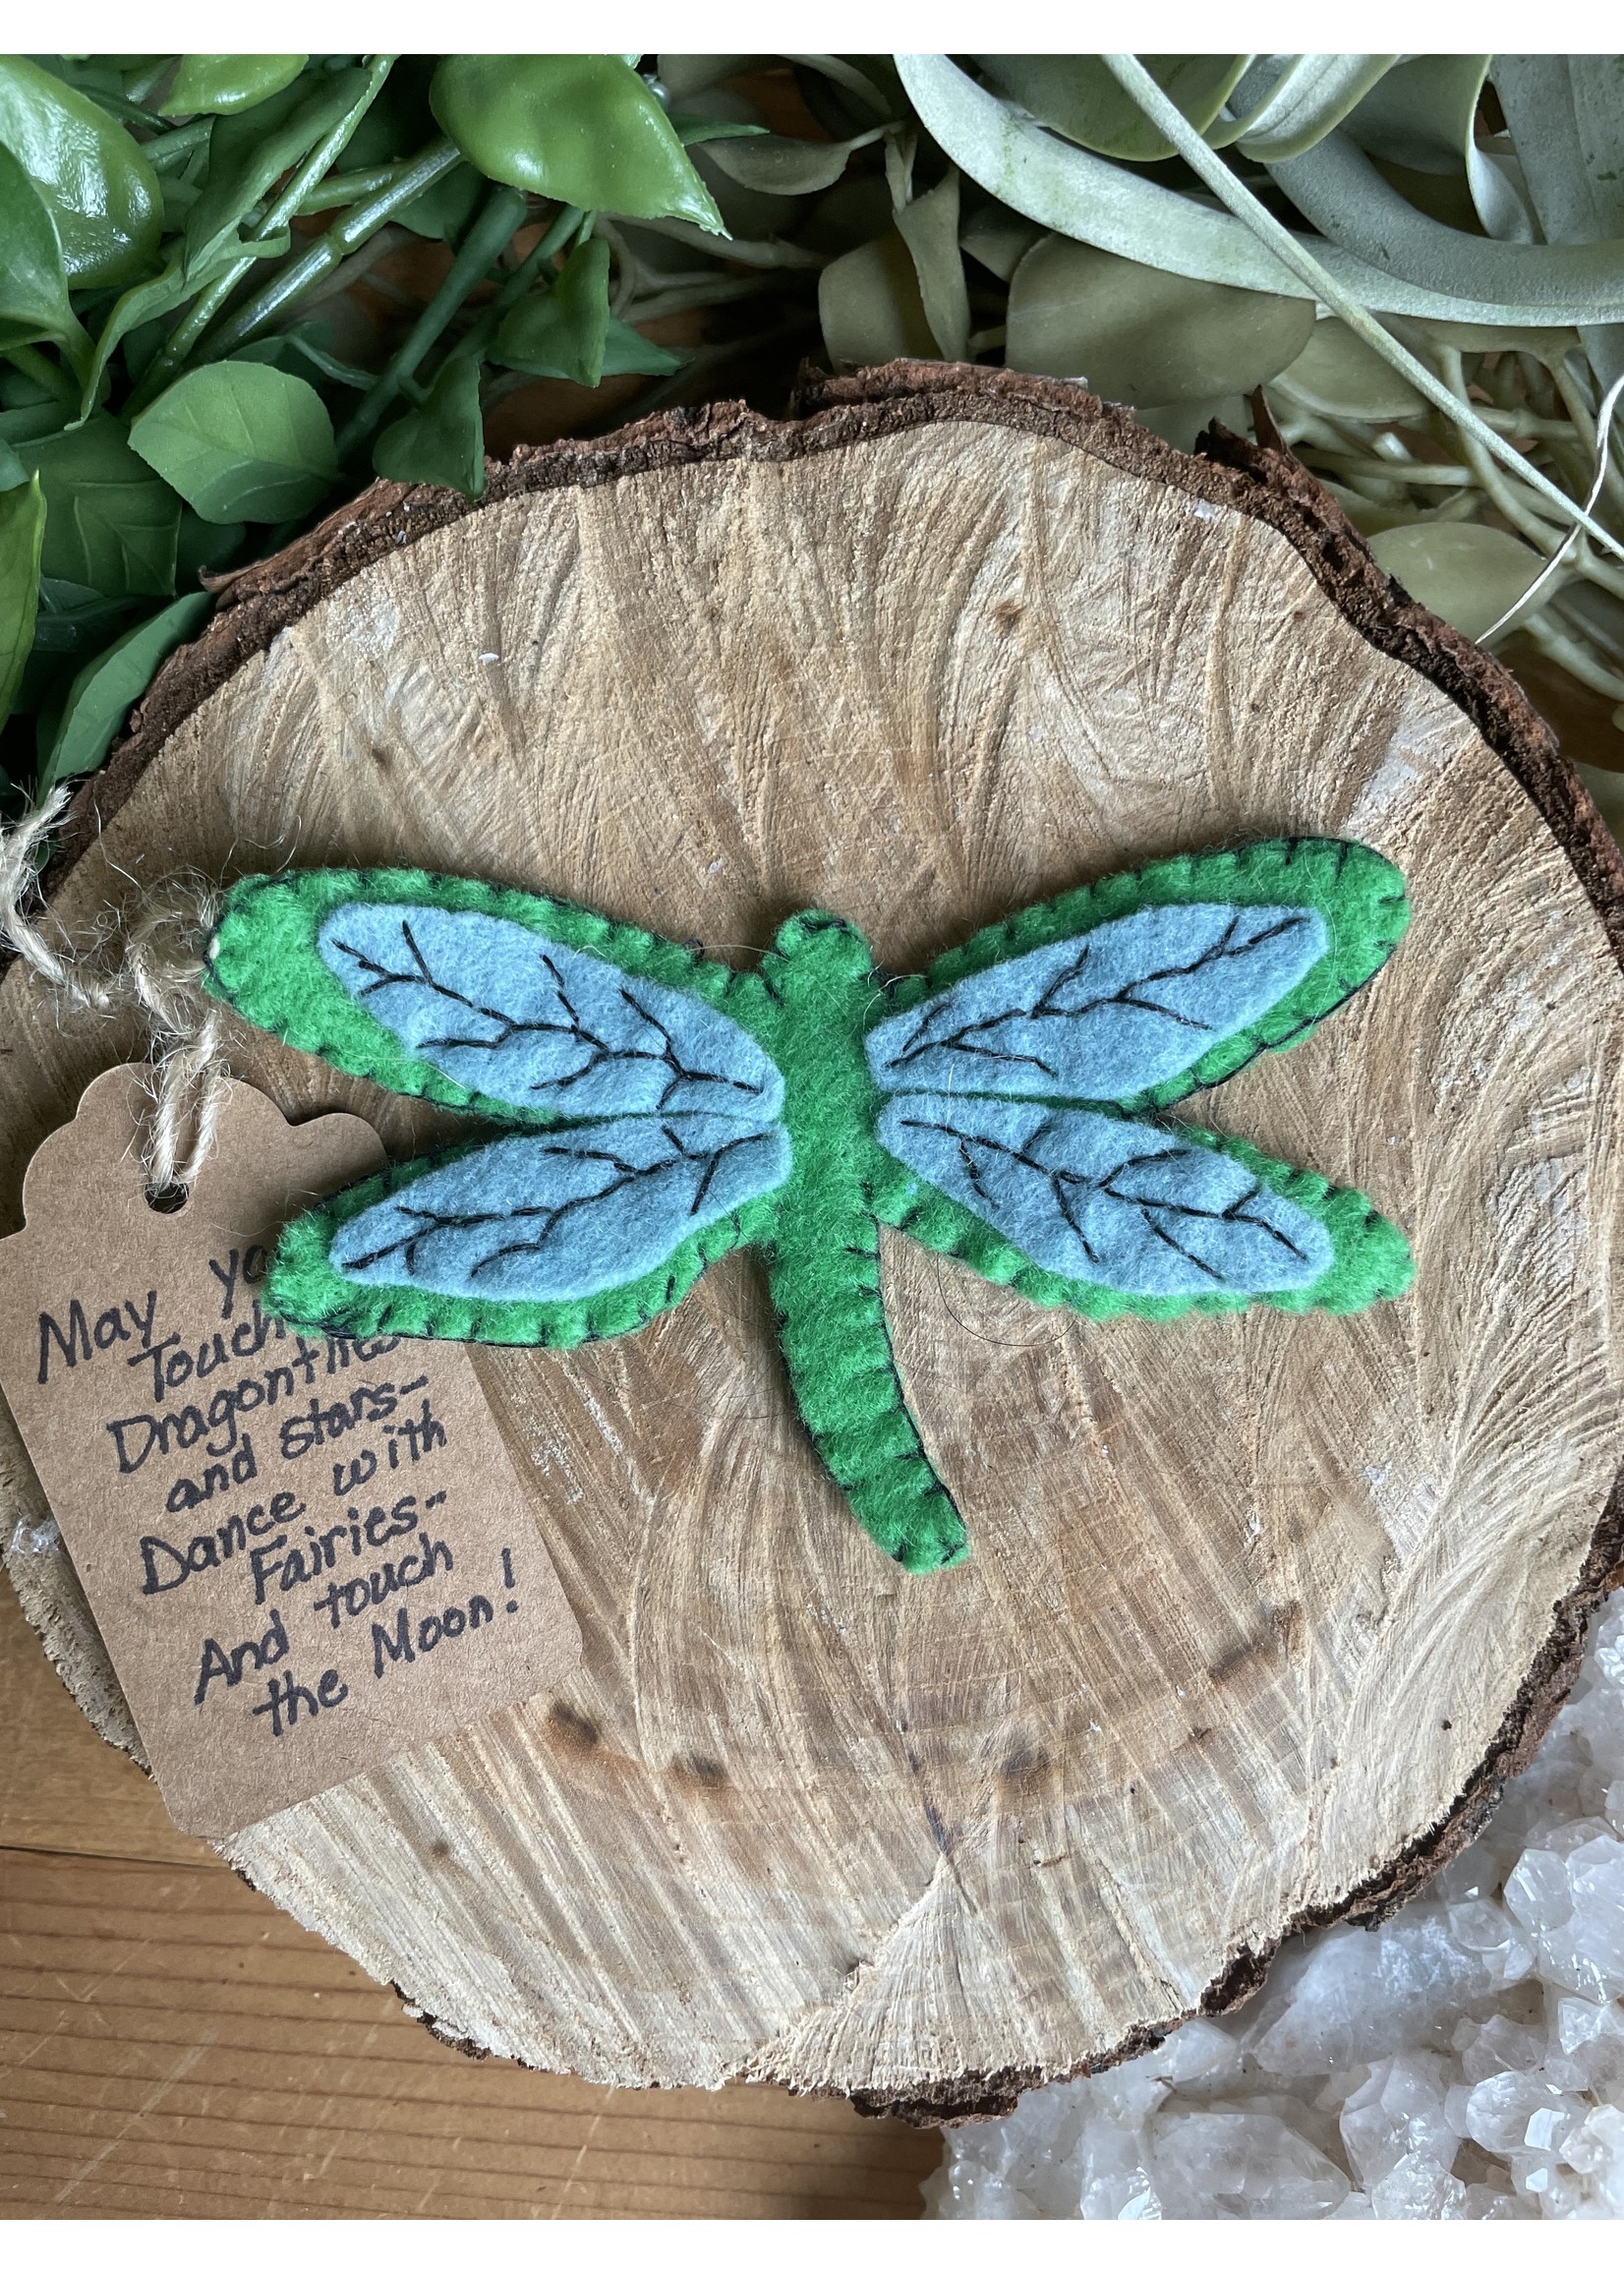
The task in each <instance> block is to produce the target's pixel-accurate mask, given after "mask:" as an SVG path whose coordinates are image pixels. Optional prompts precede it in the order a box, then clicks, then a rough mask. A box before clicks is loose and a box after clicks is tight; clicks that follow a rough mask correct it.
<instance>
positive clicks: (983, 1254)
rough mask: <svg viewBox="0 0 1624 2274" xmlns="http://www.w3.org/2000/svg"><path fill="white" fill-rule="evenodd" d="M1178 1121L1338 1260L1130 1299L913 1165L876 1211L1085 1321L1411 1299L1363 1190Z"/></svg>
mask: <svg viewBox="0 0 1624 2274" xmlns="http://www.w3.org/2000/svg"><path fill="white" fill-rule="evenodd" d="M1170 1126H1171V1127H1173V1128H1175V1129H1177V1131H1178V1133H1179V1136H1180V1137H1184V1138H1187V1139H1188V1140H1189V1142H1190V1143H1191V1144H1200V1145H1208V1146H1210V1147H1211V1148H1212V1150H1213V1151H1214V1152H1221V1153H1227V1154H1228V1155H1229V1157H1230V1158H1231V1159H1232V1160H1236V1161H1239V1162H1240V1163H1241V1164H1242V1165H1243V1167H1245V1168H1247V1169H1249V1170H1250V1171H1251V1173H1252V1175H1253V1176H1255V1177H1258V1178H1260V1179H1261V1181H1262V1182H1263V1183H1264V1184H1265V1185H1267V1186H1268V1187H1269V1188H1270V1189H1271V1190H1272V1191H1274V1192H1276V1193H1279V1194H1281V1195H1283V1196H1284V1197H1285V1198H1286V1199H1288V1200H1295V1201H1296V1203H1297V1205H1298V1206H1299V1207H1300V1208H1302V1209H1304V1210H1305V1211H1306V1213H1307V1214H1308V1215H1310V1216H1312V1217H1313V1219H1314V1221H1315V1222H1316V1223H1318V1224H1322V1225H1323V1226H1324V1227H1325V1230H1326V1231H1327V1232H1328V1233H1329V1234H1330V1238H1331V1252H1332V1253H1331V1261H1330V1263H1329V1264H1328V1265H1327V1267H1326V1268H1325V1270H1323V1271H1322V1272H1321V1273H1320V1275H1319V1277H1318V1278H1317V1279H1315V1280H1314V1281H1313V1282H1312V1283H1311V1285H1309V1286H1307V1287H1300V1288H1296V1289H1294V1290H1292V1291H1291V1292H1289V1293H1282V1294H1275V1295H1245V1294H1219V1293H1214V1294H1211V1295H1124V1294H1121V1293H1120V1292H1119V1291H1118V1290H1117V1289H1116V1288H1114V1287H1103V1286H1100V1285H1099V1284H1098V1283H1097V1282H1095V1281H1093V1280H1088V1279H1064V1278H1062V1277H1061V1276H1060V1274H1059V1273H1058V1272H1055V1271H1046V1270H1044V1269H1043V1267H1042V1265H1041V1264H1037V1263H1034V1262H1033V1261H1032V1260H1031V1258H1030V1257H1029V1256H1028V1255H1026V1254H1023V1253H1022V1252H1021V1250H1020V1249H1018V1248H1016V1247H1015V1246H1014V1244H1013V1243H1012V1242H1010V1241H1008V1240H1006V1239H1005V1238H1004V1236H1003V1234H1002V1233H1000V1232H995V1231H994V1230H993V1228H992V1226H991V1225H990V1224H986V1223H983V1222H982V1220H981V1218H980V1217H979V1216H976V1215H973V1214H972V1213H971V1212H970V1210H969V1209H968V1208H964V1207H961V1206H960V1205H959V1204H958V1202H957V1200H952V1199H949V1197H948V1196H947V1195H946V1194H945V1193H939V1192H938V1191H937V1190H936V1188H935V1186H934V1185H928V1184H926V1183H925V1182H924V1180H923V1179H922V1178H919V1177H914V1176H912V1175H910V1174H908V1173H907V1172H905V1171H903V1172H901V1173H900V1174H899V1175H897V1176H889V1177H888V1178H887V1179H886V1181H885V1185H884V1188H883V1189H881V1190H877V1191H876V1193H875V1195H874V1199H875V1213H876V1214H877V1215H878V1216H879V1217H880V1219H881V1221H882V1222H883V1223H887V1224H890V1225H893V1226H894V1227H895V1228H896V1229H897V1230H898V1231H899V1232H905V1233H906V1234H907V1236H908V1238H909V1239H910V1240H917V1241H918V1242H919V1244H920V1246H921V1247H923V1248H929V1249H931V1250H933V1251H934V1252H935V1253H936V1254H939V1255H952V1256H955V1257H957V1260H958V1261H959V1262H961V1263H966V1264H968V1265H969V1267H970V1269H971V1270H972V1271H975V1272H977V1273H979V1275H980V1276H981V1277H982V1278H983V1279H990V1280H992V1281H993V1282H994V1283H995V1285H997V1286H1000V1287H1013V1288H1014V1289H1015V1292H1016V1293H1017V1294H1019V1295H1024V1296H1025V1297H1026V1299H1027V1301H1028V1302H1030V1303H1038V1304H1042V1305H1043V1306H1045V1308H1047V1309H1050V1310H1054V1309H1058V1308H1064V1309H1066V1310H1069V1311H1075V1312H1080V1313H1081V1315H1082V1316H1083V1317H1085V1318H1094V1319H1107V1318H1123V1317H1131V1318H1154V1319H1169V1318H1182V1317H1184V1316H1186V1315H1187V1314H1189V1312H1223V1311H1246V1310H1248V1309H1250V1308H1251V1307H1252V1306H1253V1305H1262V1306H1264V1307H1266V1308H1268V1309H1270V1310H1274V1311H1336V1312H1350V1311H1363V1310H1364V1309H1366V1308H1367V1306H1368V1305H1370V1304H1372V1303H1381V1302H1385V1301H1388V1300H1390V1299H1391V1298H1393V1297H1395V1296H1399V1295H1402V1294H1403V1293H1404V1292H1405V1290H1406V1288H1407V1287H1408V1286H1409V1285H1410V1282H1411V1280H1412V1279H1413V1278H1414V1277H1415V1269H1416V1264H1415V1257H1414V1256H1413V1255H1412V1254H1411V1253H1410V1243H1409V1242H1408V1240H1406V1238H1405V1236H1404V1234H1403V1233H1402V1232H1401V1231H1400V1230H1399V1228H1398V1226H1397V1225H1396V1224H1393V1223H1390V1222H1389V1221H1388V1219H1387V1218H1386V1217H1385V1216H1383V1215H1382V1214H1381V1213H1380V1211H1379V1210H1378V1209H1376V1208H1375V1207H1373V1206H1372V1205H1371V1203H1370V1201H1369V1200H1368V1199H1366V1197H1365V1195H1363V1193H1360V1192H1355V1191H1354V1190H1353V1189H1352V1188H1351V1187H1350V1186H1347V1185H1333V1184H1331V1183H1330V1182H1329V1181H1328V1180H1327V1179H1326V1178H1324V1177H1321V1176H1317V1175H1316V1174H1315V1173H1314V1172H1313V1171H1312V1170H1310V1169H1294V1168H1291V1167H1290V1166H1288V1164H1287V1163H1286V1162H1285V1161H1276V1160H1271V1159H1270V1158H1269V1157H1268V1155H1267V1154H1266V1153H1260V1152H1259V1151H1258V1150H1257V1149H1256V1147H1255V1146H1254V1145H1249V1144H1247V1142H1246V1141H1245V1140H1244V1139H1243V1138H1241V1137H1216V1136H1214V1135H1213V1133H1212V1132H1211V1131H1210V1130H1204V1129H1192V1128H1191V1127H1190V1126H1189V1124H1188V1123H1186V1122H1182V1121H1181V1122H1176V1123H1173V1124H1171V1125H1170Z"/></svg>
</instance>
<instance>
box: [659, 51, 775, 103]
mask: <svg viewBox="0 0 1624 2274" xmlns="http://www.w3.org/2000/svg"><path fill="white" fill-rule="evenodd" d="M777 60H778V59H777V57H776V56H775V57H768V56H765V55H760V56H757V55H661V56H658V57H657V58H656V61H657V62H658V64H659V66H660V84H661V86H662V87H665V89H666V91H667V94H668V95H669V96H670V98H671V100H672V101H673V102H682V101H685V100H686V98H687V97H688V96H689V95H691V94H703V93H704V91H705V89H706V87H715V85H716V83H717V81H718V80H719V79H731V78H732V77H733V75H734V74H735V73H736V72H740V71H748V70H749V68H750V66H751V65H752V64H764V63H768V62H776V61H777Z"/></svg>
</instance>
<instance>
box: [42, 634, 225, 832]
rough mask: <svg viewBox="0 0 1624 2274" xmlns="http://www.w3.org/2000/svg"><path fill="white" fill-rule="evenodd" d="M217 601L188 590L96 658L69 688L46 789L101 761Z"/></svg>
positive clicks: (44, 771)
mask: <svg viewBox="0 0 1624 2274" xmlns="http://www.w3.org/2000/svg"><path fill="white" fill-rule="evenodd" d="M212 606H213V603H212V601H211V600H210V599H209V596H208V594H207V593H206V592H192V593H188V594H187V595H186V598H185V599H184V600H177V601H174V602H172V603H171V605H170V606H169V607H168V608H166V609H161V610H160V611H159V612H158V613H157V614H156V615H152V616H148V617H147V618H146V620H145V623H138V624H137V625H136V626H135V627H134V629H133V630H131V631H127V632H126V633H125V634H124V636H123V637H122V638H121V639H116V640H115V641H114V642H113V644H112V646H111V647H110V648H107V649H106V650H104V652H103V653H102V654H101V655H99V656H92V657H91V659H90V661H89V662H88V663H87V665H86V666H85V668H84V670H83V671H81V672H80V673H79V674H78V676H77V677H76V678H75V680H74V683H73V685H72V686H71V687H70V688H69V690H68V700H67V703H66V705H65V706H64V708H63V713H62V721H61V724H60V725H59V726H58V728H57V729H56V736H55V739H54V740H53V742H52V743H51V747H50V750H49V752H48V753H47V755H46V758H45V763H44V766H43V768H42V770H41V773H40V778H39V787H40V789H41V790H46V789H50V788H52V787H54V786H55V785H56V784H57V783H58V782H66V781H68V780H69V779H70V778H71V777H72V776H74V775H76V774H88V773H89V772H90V771H91V770H92V768H94V767H97V766H99V765H100V764H101V761H102V760H103V758H105V757H106V755H107V753H108V751H109V750H110V749H111V748H112V746H113V740H114V737H115V736H116V735H117V733H118V731H119V729H120V728H121V727H122V726H123V725H124V722H125V720H126V719H127V718H128V717H129V715H130V710H131V707H132V705H133V704H135V703H138V702H140V700H141V698H142V696H143V695H145V692H146V689H147V687H148V686H149V685H150V684H151V680H152V674H153V672H154V671H156V670H157V668H158V666H159V664H161V663H162V662H163V659H164V658H165V656H167V655H168V654H169V653H170V652H171V651H172V650H173V649H175V648H178V647H179V646H180V644H181V642H182V641H183V640H186V639H190V638H191V636H192V634H193V632H194V631H196V630H197V628H198V626H199V625H200V624H201V623H203V621H204V619H205V618H206V617H207V615H208V612H209V610H210V609H211V608H212Z"/></svg>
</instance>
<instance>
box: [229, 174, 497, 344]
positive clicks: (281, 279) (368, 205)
mask: <svg viewBox="0 0 1624 2274" xmlns="http://www.w3.org/2000/svg"><path fill="white" fill-rule="evenodd" d="M461 157H462V152H461V151H460V150H459V149H458V148H457V146H456V144H455V143H454V142H452V140H451V138H450V137H449V135H444V136H441V138H440V139H439V141H437V142H433V143H430V144H428V145H427V146H426V147H424V148H423V149H421V150H419V152H418V154H417V156H416V157H415V158H409V159H408V160H407V161H406V163H405V164H404V165H402V166H398V167H396V168H395V170H394V174H393V177H392V179H391V180H390V182H389V184H388V186H387V188H385V189H381V190H378V191H377V192H376V193H375V194H374V195H373V196H372V197H370V198H367V199H365V200H364V201H363V202H362V204H359V205H352V206H351V208H350V210H349V211H348V212H347V213H346V214H345V215H344V217H343V219H342V220H341V221H335V222H334V223H333V225H332V227H331V228H330V229H328V230H327V231H326V232H325V234H324V235H323V236H320V237H318V238H317V240H316V242H315V244H314V245H311V246H308V247H307V248H306V250H305V251H304V252H303V253H301V254H300V255H299V256H298V257H297V259H295V260H293V261H290V262H288V264H287V266H286V267H285V268H279V269H278V270H277V272H276V274H275V275H274V276H273V277H272V278H271V279H270V281H269V283H268V284H266V285H265V286H264V287H263V288H262V289H261V291H259V292H257V293H256V294H255V295H254V297H253V299H252V300H247V301H245V302H244V303H243V305H242V307H241V308H239V309H236V310H234V311H233V312H232V314H231V315H230V316H228V317H227V318H226V319H225V321H224V322H223V323H222V324H221V325H220V327H219V329H218V330H217V331H216V332H215V333H214V335H213V336H212V338H210V339H208V340H206V341H205V342H204V343H203V344H204V347H205V350H206V352H207V354H208V355H209V357H210V358H211V359H214V360H218V358H219V357H221V356H225V355H230V354H231V353H232V351H233V349H235V348H239V347H241V346H243V345H244V344H245V342H247V341H248V340H251V339H253V338H254V337H255V335H256V333H258V332H261V331H263V330H264V329H265V328H266V326H267V325H269V324H270V323H272V322H274V321H275V320H276V318H277V317H278V316H280V315H281V314H282V312H283V310H284V309H286V308H289V307H291V306H292V304H293V303H294V301H296V300H298V299H300V298H301V297H302V295H303V294H305V293H306V292H308V291H309V290H310V289H311V287H312V286H313V285H316V284H320V283H323V282H325V281H326V279H327V278H328V277H330V276H331V274H332V272H333V270H334V269H335V268H337V267H338V265H339V263H340V262H343V261H346V260H348V259H349V257H350V255H351V254H352V253H357V252H359V251H360V249H361V247H362V246H363V245H364V244H365V243H366V242H367V240H368V238H369V237H372V236H375V235H376V234H377V231H378V230H379V229H381V228H382V226H383V224H384V223H385V222H386V221H387V220H389V219H390V217H391V216H392V215H393V214H395V213H398V212H399V211H400V209H401V207H402V206H404V205H409V204H411V203H412V202H413V200H414V199H416V198H420V197H422V195H423V193H424V191H425V190H428V189H432V188H433V186H434V184H435V182H437V181H438V180H439V179H440V178H441V176H442V175H445V174H448V173H449V172H450V171H451V168H452V167H453V166H454V165H456V164H458V163H459V162H460V160H461Z"/></svg>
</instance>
